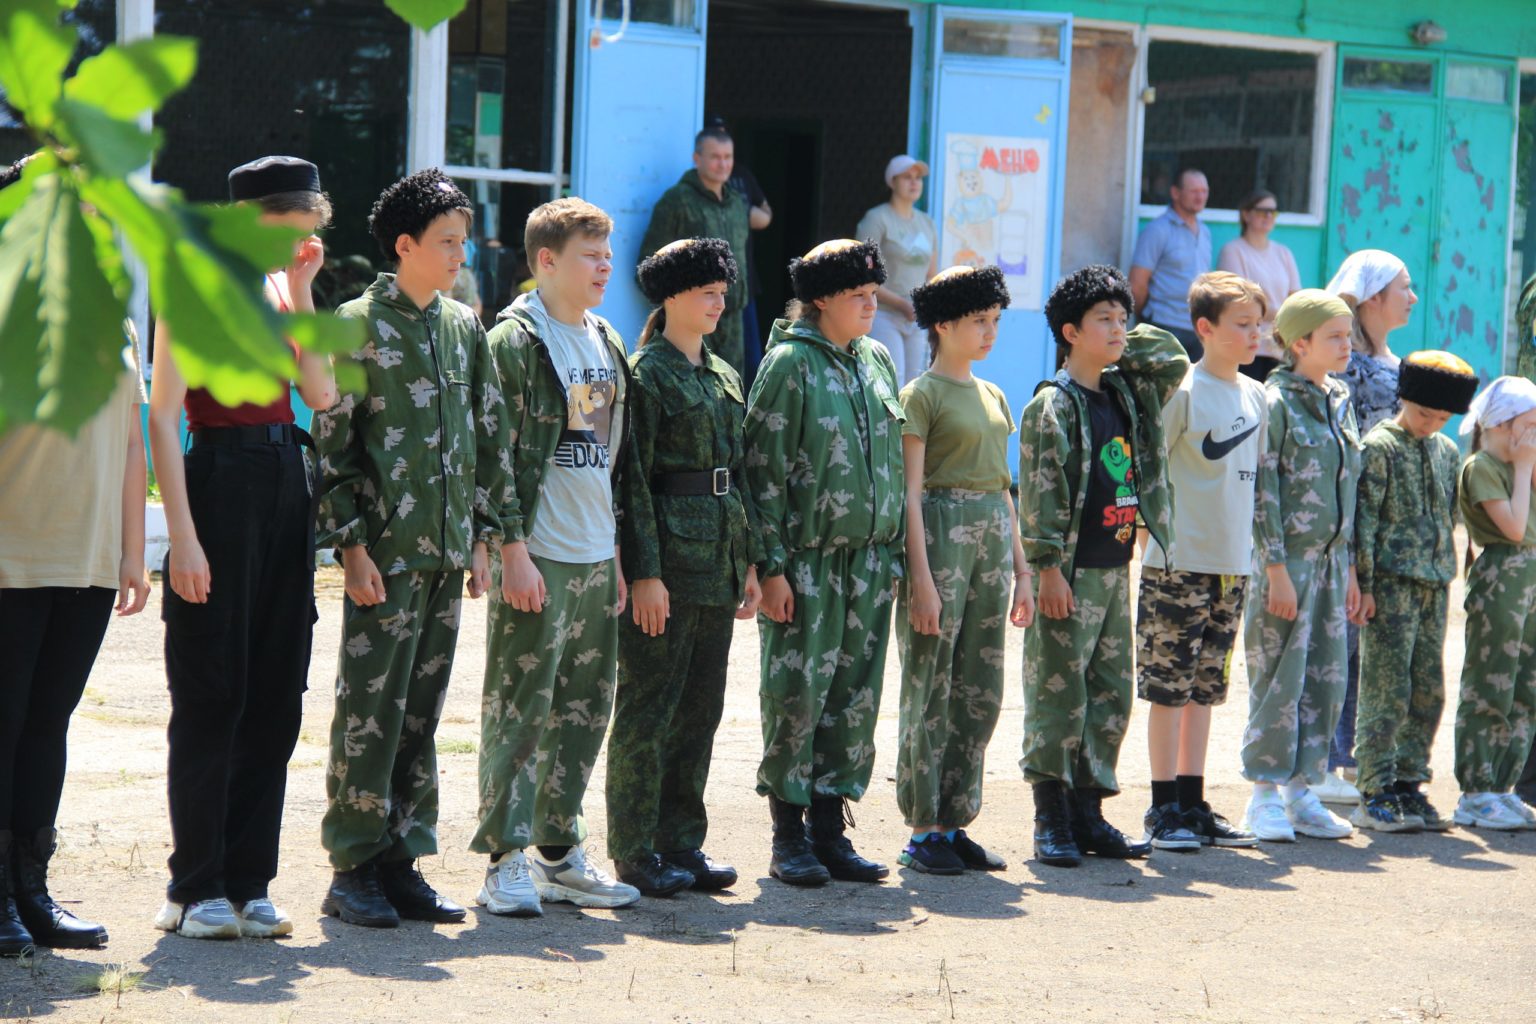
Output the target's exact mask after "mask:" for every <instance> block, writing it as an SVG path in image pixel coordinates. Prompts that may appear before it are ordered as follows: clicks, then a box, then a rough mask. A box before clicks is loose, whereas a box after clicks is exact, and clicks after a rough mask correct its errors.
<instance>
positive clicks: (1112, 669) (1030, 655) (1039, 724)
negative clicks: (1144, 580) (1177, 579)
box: [1019, 565, 1133, 793]
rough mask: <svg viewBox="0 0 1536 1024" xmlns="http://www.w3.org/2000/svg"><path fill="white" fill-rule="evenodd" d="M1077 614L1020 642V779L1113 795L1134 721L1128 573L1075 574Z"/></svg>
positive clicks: (1039, 626) (1124, 569)
mask: <svg viewBox="0 0 1536 1024" xmlns="http://www.w3.org/2000/svg"><path fill="white" fill-rule="evenodd" d="M1072 600H1073V603H1074V604H1075V605H1076V607H1077V610H1076V611H1074V612H1073V613H1072V614H1071V615H1069V616H1068V617H1067V618H1065V619H1047V618H1045V617H1043V616H1041V617H1039V618H1037V619H1036V620H1035V624H1034V626H1033V628H1031V629H1029V630H1028V631H1027V632H1026V633H1025V635H1024V756H1023V757H1022V758H1020V759H1019V767H1020V768H1022V769H1023V771H1024V778H1025V780H1026V781H1027V782H1030V783H1031V784H1033V783H1036V782H1052V781H1059V782H1065V783H1066V784H1067V785H1069V786H1072V787H1073V788H1075V789H1101V790H1104V791H1106V792H1109V793H1118V792H1119V791H1120V783H1119V782H1118V781H1117V780H1116V778H1115V764H1116V763H1117V762H1118V761H1119V760H1120V744H1121V742H1122V741H1123V740H1124V739H1125V730H1126V727H1127V726H1128V725H1129V724H1130V717H1131V677H1132V671H1133V668H1132V647H1131V643H1132V641H1131V571H1130V568H1129V567H1128V566H1123V565H1122V566H1117V567H1116V568H1113V569H1077V570H1076V571H1075V572H1074V573H1073V575H1072Z"/></svg>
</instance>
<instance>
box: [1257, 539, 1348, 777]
mask: <svg viewBox="0 0 1536 1024" xmlns="http://www.w3.org/2000/svg"><path fill="white" fill-rule="evenodd" d="M1286 571H1287V572H1288V573H1290V577H1291V583H1292V585H1293V586H1294V587H1295V588H1296V618H1295V620H1294V621H1292V622H1287V621H1286V620H1284V619H1282V618H1279V617H1277V616H1274V615H1271V614H1269V612H1268V611H1267V610H1266V608H1267V605H1268V603H1269V577H1268V575H1267V574H1265V573H1262V572H1260V573H1258V574H1257V575H1256V576H1255V578H1254V592H1253V596H1252V598H1251V599H1250V600H1249V603H1248V621H1247V623H1246V626H1245V628H1244V632H1243V646H1244V648H1245V649H1246V651H1247V654H1248V727H1247V728H1246V729H1245V730H1244V731H1243V751H1242V757H1243V778H1245V779H1247V780H1248V781H1249V782H1273V783H1277V784H1278V783H1283V782H1289V781H1290V780H1291V779H1293V778H1297V777H1298V776H1299V777H1302V778H1304V779H1306V781H1307V783H1308V784H1309V785H1316V784H1317V783H1319V782H1321V781H1322V780H1323V774H1324V773H1325V772H1326V770H1327V765H1328V741H1329V740H1330V739H1332V737H1333V729H1334V726H1335V725H1337V724H1338V721H1339V709H1340V707H1342V705H1343V701H1344V683H1345V680H1346V672H1347V665H1346V647H1345V637H1344V624H1345V618H1344V597H1345V592H1346V589H1347V587H1348V584H1349V564H1348V559H1347V557H1346V556H1345V553H1344V552H1343V551H1342V550H1335V551H1331V552H1328V553H1326V554H1323V555H1320V556H1317V557H1314V558H1310V559H1307V560H1303V559H1300V558H1291V559H1287V561H1286Z"/></svg>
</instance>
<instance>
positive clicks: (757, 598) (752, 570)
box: [736, 565, 763, 619]
mask: <svg viewBox="0 0 1536 1024" xmlns="http://www.w3.org/2000/svg"><path fill="white" fill-rule="evenodd" d="M741 590H742V594H741V607H739V608H737V609H736V617H737V618H738V619H750V618H751V617H752V616H754V615H756V614H757V606H758V605H760V604H762V602H763V588H762V586H761V585H759V584H758V582H757V566H755V565H749V566H747V582H746V583H745V584H743V585H742V588H741Z"/></svg>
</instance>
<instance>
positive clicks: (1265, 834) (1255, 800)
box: [1243, 792, 1296, 843]
mask: <svg viewBox="0 0 1536 1024" xmlns="http://www.w3.org/2000/svg"><path fill="white" fill-rule="evenodd" d="M1243 827H1244V828H1246V829H1247V830H1248V831H1249V832H1252V833H1253V834H1254V835H1256V836H1258V837H1259V838H1260V839H1262V840H1264V841H1265V842H1267V843H1294V842H1295V841H1296V830H1295V829H1293V828H1291V822H1290V819H1289V818H1287V817H1286V816H1285V807H1284V805H1283V804H1281V802H1280V794H1279V793H1274V792H1271V793H1268V794H1265V795H1260V794H1258V793H1255V794H1254V795H1253V797H1252V799H1250V800H1249V801H1248V812H1247V813H1246V814H1244V815H1243Z"/></svg>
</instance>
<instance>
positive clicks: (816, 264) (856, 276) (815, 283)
mask: <svg viewBox="0 0 1536 1024" xmlns="http://www.w3.org/2000/svg"><path fill="white" fill-rule="evenodd" d="M841 241H842V243H843V244H842V245H840V246H838V245H837V243H835V242H823V243H821V245H818V246H817V247H816V248H815V249H812V250H811V251H810V253H808V254H806V256H805V257H804V258H803V259H793V260H790V261H789V279H790V280H791V281H792V282H794V286H795V298H797V299H799V300H800V301H801V302H814V301H816V300H817V299H824V298H826V297H827V296H828V295H836V294H837V293H838V292H844V291H847V290H848V289H850V288H862V287H863V286H864V285H866V284H884V283H885V261H884V260H883V259H881V258H880V247H879V246H878V245H876V244H875V243H874V242H855V241H854V240H852V239H842V240H841ZM829 246H835V247H833V248H829Z"/></svg>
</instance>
